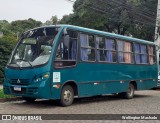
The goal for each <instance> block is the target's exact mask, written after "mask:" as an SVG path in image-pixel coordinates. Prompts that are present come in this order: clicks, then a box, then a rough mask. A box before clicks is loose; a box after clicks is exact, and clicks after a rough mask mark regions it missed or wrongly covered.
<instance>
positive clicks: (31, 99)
mask: <svg viewBox="0 0 160 123" xmlns="http://www.w3.org/2000/svg"><path fill="white" fill-rule="evenodd" d="M23 99H24V100H25V101H26V102H30V103H32V102H34V101H35V100H36V98H31V97H23Z"/></svg>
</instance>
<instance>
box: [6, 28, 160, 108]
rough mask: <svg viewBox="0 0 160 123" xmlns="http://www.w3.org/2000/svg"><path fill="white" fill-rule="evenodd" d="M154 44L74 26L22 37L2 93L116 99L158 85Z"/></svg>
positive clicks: (63, 99) (70, 99)
mask: <svg viewBox="0 0 160 123" xmlns="http://www.w3.org/2000/svg"><path fill="white" fill-rule="evenodd" d="M156 49H157V48H156V45H155V44H154V43H153V42H149V41H145V40H141V39H136V38H131V37H127V36H122V35H117V34H112V33H108V32H103V31H98V30H93V29H88V28H83V27H78V26H72V25H51V26H44V27H39V28H35V29H32V30H29V31H26V32H24V33H23V34H22V36H21V38H20V40H19V42H18V43H17V45H16V47H15V48H14V50H13V51H12V54H11V57H10V60H9V61H8V63H7V66H6V69H5V80H4V86H3V87H4V93H5V94H10V95H15V96H21V97H23V99H24V100H26V101H28V102H33V101H35V100H36V99H51V100H57V101H58V102H59V103H60V104H61V105H62V106H69V105H71V104H72V103H73V100H74V98H75V97H76V98H79V97H90V96H96V95H105V94H113V93H114V94H115V93H117V94H119V95H120V96H122V97H124V98H127V99H131V98H133V96H134V91H135V90H147V89H151V88H153V87H156V85H157V79H158V74H157V73H158V65H157V64H158V63H157V51H156Z"/></svg>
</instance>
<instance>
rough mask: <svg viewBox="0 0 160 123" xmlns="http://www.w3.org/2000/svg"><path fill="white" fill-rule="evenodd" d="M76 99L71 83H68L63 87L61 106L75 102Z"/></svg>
mask: <svg viewBox="0 0 160 123" xmlns="http://www.w3.org/2000/svg"><path fill="white" fill-rule="evenodd" d="M73 100H74V91H73V88H72V87H71V86H70V85H66V86H64V87H63V88H62V91H61V98H60V100H59V104H60V105H61V106H69V105H71V104H72V103H73Z"/></svg>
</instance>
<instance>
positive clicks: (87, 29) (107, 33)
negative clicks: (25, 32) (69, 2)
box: [36, 24, 155, 45]
mask: <svg viewBox="0 0 160 123" xmlns="http://www.w3.org/2000/svg"><path fill="white" fill-rule="evenodd" d="M44 27H62V28H70V29H75V30H79V31H84V32H89V33H94V34H97V35H104V36H108V37H111V38H117V39H120V40H126V41H134V42H139V43H145V44H146V43H147V44H152V45H155V43H154V42H152V41H147V40H143V39H138V38H132V37H129V36H123V35H118V34H114V33H109V32H104V31H99V30H95V29H89V28H85V27H80V26H74V25H66V24H60V25H48V26H43V27H39V28H44ZM39 28H36V29H39Z"/></svg>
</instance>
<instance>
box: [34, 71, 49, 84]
mask: <svg viewBox="0 0 160 123" xmlns="http://www.w3.org/2000/svg"><path fill="white" fill-rule="evenodd" d="M48 78H49V73H44V74H41V75H38V76H36V77H35V78H34V82H40V81H44V80H46V79H48Z"/></svg>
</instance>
